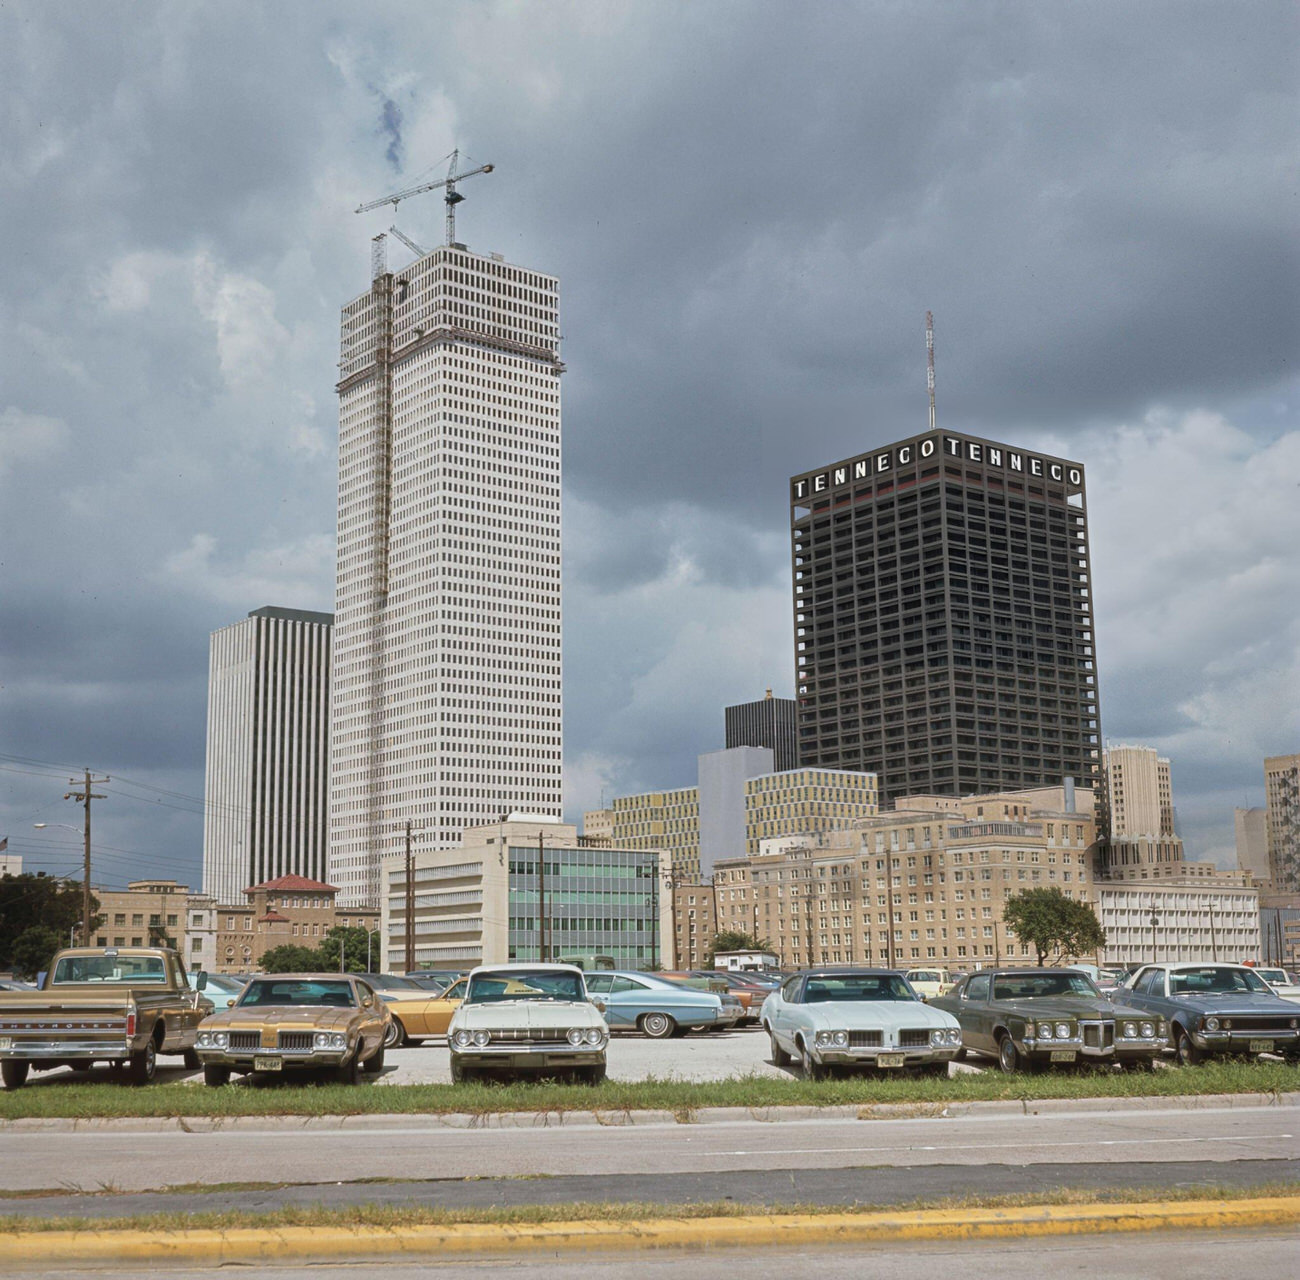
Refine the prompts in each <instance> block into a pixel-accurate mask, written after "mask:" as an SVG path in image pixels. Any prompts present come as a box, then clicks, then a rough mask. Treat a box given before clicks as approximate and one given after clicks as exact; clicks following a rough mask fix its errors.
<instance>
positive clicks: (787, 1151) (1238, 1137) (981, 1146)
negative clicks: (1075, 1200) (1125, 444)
mask: <svg viewBox="0 0 1300 1280" xmlns="http://www.w3.org/2000/svg"><path fill="white" fill-rule="evenodd" d="M1293 1136H1294V1135H1292V1134H1289V1133H1243V1134H1233V1135H1232V1136H1230V1137H1206V1138H1093V1139H1091V1140H1090V1141H1088V1142H1017V1143H1016V1144H1015V1148H1014V1149H1015V1150H1016V1151H1024V1150H1026V1149H1027V1148H1030V1147H1051V1148H1053V1149H1055V1148H1058V1147H1163V1146H1170V1145H1173V1144H1175V1143H1198V1142H1199V1143H1206V1142H1261V1141H1268V1140H1270V1139H1279V1138H1291V1137H1293ZM988 1149H989V1147H988V1143H986V1142H965V1143H952V1144H951V1145H949V1146H942V1147H941V1146H918V1145H914V1144H907V1145H903V1144H897V1145H895V1146H890V1147H776V1148H773V1147H764V1148H762V1149H761V1150H756V1151H697V1152H696V1153H695V1154H696V1155H701V1156H801V1155H809V1156H824V1155H846V1154H852V1155H860V1154H862V1153H864V1152H870V1151H900V1150H902V1151H985V1152H987V1151H988Z"/></svg>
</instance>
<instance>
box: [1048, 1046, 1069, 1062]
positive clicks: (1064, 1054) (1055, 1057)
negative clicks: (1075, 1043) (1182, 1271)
mask: <svg viewBox="0 0 1300 1280" xmlns="http://www.w3.org/2000/svg"><path fill="white" fill-rule="evenodd" d="M1052 1061H1053V1062H1073V1061H1074V1050H1073V1049H1053V1050H1052Z"/></svg>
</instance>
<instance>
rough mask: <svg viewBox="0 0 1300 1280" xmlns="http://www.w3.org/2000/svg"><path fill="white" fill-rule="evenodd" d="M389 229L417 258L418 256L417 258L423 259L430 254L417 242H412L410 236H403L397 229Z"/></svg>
mask: <svg viewBox="0 0 1300 1280" xmlns="http://www.w3.org/2000/svg"><path fill="white" fill-rule="evenodd" d="M388 229H389V231H391V232H392V233H393V235H395V236H396V237H397V238H398V239H399V240H400V241H401V242H402V243H403V244H404V245H405V246H406V247H407V248H408V249H409V250H410V251H411V252H412V253H413V254H415V256H416V257H417V258H423V257H424V255H425V254H426V253H428V252H429V251H428V249H424V248H422V247H421V246H420V245H418V244H416V243H415V241H414V240H412V239H411V237H410V236H405V235H403V234H402V233H401V232H400V231H399V230H398V229H397V228H396V227H389V228H388Z"/></svg>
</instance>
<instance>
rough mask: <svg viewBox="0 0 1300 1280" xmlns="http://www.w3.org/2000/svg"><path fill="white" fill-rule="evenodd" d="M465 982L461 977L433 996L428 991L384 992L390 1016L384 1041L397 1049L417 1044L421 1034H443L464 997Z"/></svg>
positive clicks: (421, 1036) (445, 1032) (422, 1035)
mask: <svg viewBox="0 0 1300 1280" xmlns="http://www.w3.org/2000/svg"><path fill="white" fill-rule="evenodd" d="M466 981H467V979H465V978H460V979H458V980H457V981H456V982H453V983H452V984H451V986H449V987H448V988H447V990H446V991H444V992H442V993H441V994H440V995H436V996H435V995H432V994H430V993H429V992H427V991H406V990H401V989H399V990H394V991H385V992H384V993H383V1000H384V1003H385V1004H387V1005H388V1012H389V1013H391V1014H392V1015H393V1021H392V1025H391V1026H390V1027H389V1028H388V1039H387V1040H386V1041H385V1044H386V1045H387V1046H388V1047H389V1048H393V1049H399V1048H401V1047H402V1046H403V1045H407V1044H418V1043H419V1042H420V1040H421V1038H423V1037H424V1036H445V1035H446V1034H447V1026H448V1024H449V1023H450V1022H451V1015H452V1014H453V1013H455V1012H456V1010H457V1009H459V1008H460V1002H461V1001H462V1000H463V999H464V998H465V983H466Z"/></svg>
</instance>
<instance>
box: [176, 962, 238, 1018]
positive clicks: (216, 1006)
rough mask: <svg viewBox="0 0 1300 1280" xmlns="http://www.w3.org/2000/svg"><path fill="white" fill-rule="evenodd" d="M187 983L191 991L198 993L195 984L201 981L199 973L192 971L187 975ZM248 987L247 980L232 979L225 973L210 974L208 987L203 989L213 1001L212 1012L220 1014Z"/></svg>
mask: <svg viewBox="0 0 1300 1280" xmlns="http://www.w3.org/2000/svg"><path fill="white" fill-rule="evenodd" d="M185 979H186V981H187V982H188V983H189V984H190V990H191V991H197V990H198V987H197V986H195V983H196V982H198V979H199V971H198V970H197V969H191V970H190V971H189V973H187V974H186V975H185ZM246 986H248V979H247V978H232V977H230V976H229V975H228V974H224V973H210V974H208V985H207V986H206V987H204V988H203V994H204V995H205V996H207V998H208V999H209V1000H211V1001H212V1006H213V1008H212V1012H213V1013H220V1012H221V1011H222V1010H223V1009H229V1008H230V1006H231V1003H232V1002H233V1001H234V1000H235V998H236V997H237V996H238V995H239V993H240V992H241V991H242V990H243V989H244V988H245V987H246Z"/></svg>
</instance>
